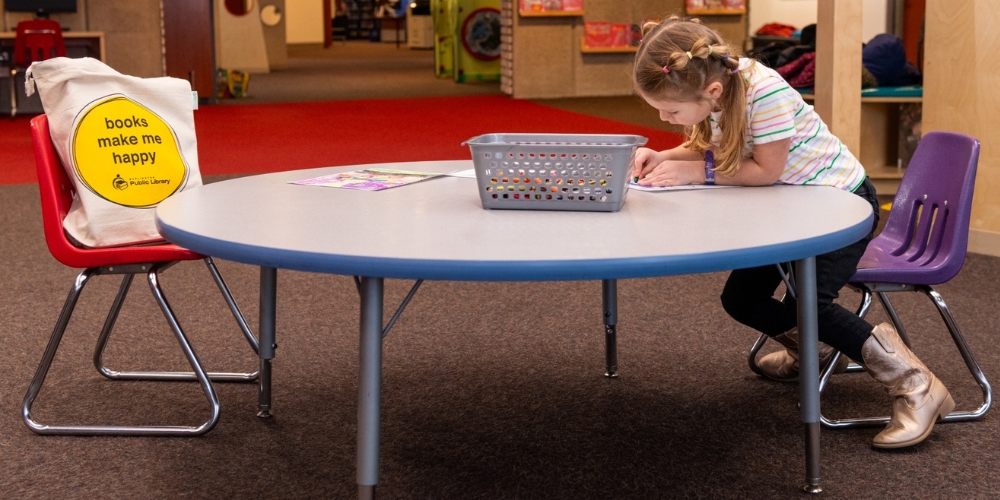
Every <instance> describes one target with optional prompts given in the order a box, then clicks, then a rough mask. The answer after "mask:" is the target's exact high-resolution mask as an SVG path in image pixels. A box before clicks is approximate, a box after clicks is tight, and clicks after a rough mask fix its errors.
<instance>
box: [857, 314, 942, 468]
mask: <svg viewBox="0 0 1000 500" xmlns="http://www.w3.org/2000/svg"><path fill="white" fill-rule="evenodd" d="M861 356H862V358H863V360H864V365H865V369H866V370H867V371H868V373H869V374H871V376H872V378H874V379H875V380H877V381H878V382H879V383H880V384H882V385H883V386H884V387H885V388H886V391H888V392H889V394H890V395H891V396H892V397H893V398H894V399H893V402H892V418H891V419H890V420H889V425H887V426H886V428H885V430H883V431H882V432H880V433H879V434H878V435H877V436H875V439H874V440H873V441H872V446H874V447H876V448H902V447H904V446H912V445H915V444H917V443H919V442H921V441H923V440H924V439H926V438H927V436H928V435H929V434H930V433H931V430H932V429H933V428H934V422H936V421H937V420H940V419H942V418H944V417H945V416H946V415H948V414H949V413H951V411H952V410H954V409H955V400H954V399H952V397H951V394H950V393H948V389H947V388H946V387H945V386H944V384H942V383H941V381H940V380H938V378H937V377H935V376H934V374H933V373H931V371H930V370H929V369H927V366H926V365H924V364H923V363H922V362H921V361H920V360H919V359H917V356H916V355H914V354H913V352H912V351H910V349H909V348H908V347H906V344H904V343H903V340H902V339H901V338H899V334H897V333H896V330H895V329H894V328H893V327H892V325H890V324H888V323H882V324H880V325H878V326H876V327H875V328H874V329H873V330H872V335H871V337H869V338H868V340H866V341H865V343H864V345H863V346H862V347H861Z"/></svg>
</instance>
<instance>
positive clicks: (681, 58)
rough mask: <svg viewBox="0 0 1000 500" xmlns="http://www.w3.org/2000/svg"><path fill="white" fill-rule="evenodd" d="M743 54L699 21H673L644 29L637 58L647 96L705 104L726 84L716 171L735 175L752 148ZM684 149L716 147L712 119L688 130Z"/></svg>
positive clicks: (636, 75) (636, 78)
mask: <svg viewBox="0 0 1000 500" xmlns="http://www.w3.org/2000/svg"><path fill="white" fill-rule="evenodd" d="M739 58H740V52H739V50H738V49H736V48H735V47H733V46H731V45H729V44H728V43H726V42H725V41H724V40H723V39H722V37H720V36H719V34H718V33H716V32H715V31H714V30H713V29H711V28H709V27H707V26H705V25H703V24H701V22H700V21H699V20H698V19H686V18H680V17H677V16H671V17H670V18H669V19H666V20H664V21H663V22H660V23H654V22H648V23H646V24H645V25H644V26H643V27H642V44H640V45H639V50H638V51H637V52H636V56H635V66H634V68H633V73H632V81H633V83H634V84H635V88H636V90H638V91H639V92H640V93H641V94H643V95H646V96H650V97H655V98H662V99H666V100H670V101H677V102H699V101H702V100H704V99H705V97H704V93H703V92H704V90H705V88H706V87H707V86H708V85H709V84H711V83H713V82H719V83H720V84H722V89H723V90H722V95H721V96H720V97H719V99H718V104H719V106H721V108H722V116H721V117H720V119H719V128H720V130H721V131H722V138H721V140H720V144H719V151H718V154H716V155H715V158H716V171H717V172H718V173H720V174H723V175H734V174H735V173H736V171H737V170H739V168H740V163H741V162H742V160H743V147H744V144H745V143H746V137H745V136H746V126H747V116H746V109H747V102H746V82H745V81H744V80H743V78H742V77H741V75H740V73H739V64H740V61H739ZM684 135H685V136H686V140H685V142H684V146H685V147H688V148H690V149H692V150H694V151H705V150H707V149H710V148H711V141H712V126H711V122H710V120H709V118H706V119H705V120H704V121H702V122H701V123H698V124H696V125H694V126H690V127H684Z"/></svg>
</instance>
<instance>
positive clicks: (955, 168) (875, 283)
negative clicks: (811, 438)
mask: <svg viewBox="0 0 1000 500" xmlns="http://www.w3.org/2000/svg"><path fill="white" fill-rule="evenodd" d="M978 162H979V141H978V140H976V139H974V138H972V137H969V136H967V135H963V134H956V133H952V132H928V133H927V134H925V135H924V136H923V138H922V139H921V140H920V143H919V144H918V146H917V149H916V151H915V152H914V154H913V158H912V160H911V161H910V164H909V166H908V167H907V168H906V173H905V174H904V175H903V179H902V181H901V182H900V185H899V190H898V191H897V193H896V196H895V199H894V200H893V205H892V210H891V211H890V212H889V218H888V220H887V221H886V225H885V228H884V229H883V230H882V232H880V233H879V234H878V236H876V237H875V239H873V240H872V241H871V243H869V244H868V249H867V250H866V251H865V254H864V255H863V256H862V257H861V262H860V263H859V264H858V270H857V272H856V273H855V274H854V276H853V277H852V278H851V280H850V282H849V283H848V285H849V286H851V287H852V288H855V289H857V290H858V291H860V292H861V295H862V297H861V304H860V306H859V307H858V311H857V313H858V316H861V317H862V318H863V317H865V315H866V314H867V313H868V310H869V308H870V306H871V303H872V295H873V294H874V295H875V296H876V297H878V299H879V302H880V303H881V304H882V307H883V308H884V309H885V312H886V314H887V315H888V316H889V319H890V321H892V324H893V326H895V328H896V331H897V332H898V333H899V335H900V337H902V338H903V341H904V342H906V344H907V345H908V346H909V345H910V341H909V339H908V338H907V336H906V330H905V329H904V328H903V324H902V322H901V321H900V319H899V316H898V315H897V314H896V311H895V309H894V308H893V307H892V304H891V303H890V302H889V298H888V297H887V296H886V294H887V293H888V292H902V291H908V292H921V293H924V294H925V295H927V296H928V297H929V298H930V299H931V301H932V302H933V303H934V305H935V306H937V309H938V312H939V313H940V314H941V318H942V319H943V320H944V322H945V324H946V325H947V327H948V331H949V333H951V337H952V340H954V341H955V345H956V346H957V347H958V350H959V352H960V353H961V355H962V358H963V359H964V360H965V364H966V366H968V368H969V372H970V373H971V374H972V376H973V378H975V380H976V383H978V384H979V387H980V388H981V389H982V391H983V403H982V405H981V406H979V408H977V409H976V410H974V411H954V412H952V413H951V414H949V415H948V416H947V417H945V418H944V421H946V422H953V421H962V420H973V419H977V418H979V417H981V416H983V415H984V414H985V413H986V411H987V410H989V408H990V403H991V401H992V391H991V389H990V385H989V383H988V382H987V381H986V377H985V376H984V375H983V372H982V370H981V369H980V368H979V364H978V363H976V360H975V358H973V356H972V353H971V352H970V351H969V346H968V345H967V344H966V342H965V339H964V338H963V337H962V333H961V331H960V330H959V328H958V325H957V324H956V323H955V319H954V317H952V315H951V312H950V311H949V310H948V306H947V305H946V304H945V302H944V299H943V298H941V295H940V294H938V293H937V292H936V291H935V290H934V289H933V288H932V285H939V284H941V283H945V282H947V281H948V280H950V279H952V278H954V277H955V275H956V274H958V272H959V270H961V269H962V265H963V264H964V263H965V253H966V249H967V247H968V242H969V219H970V217H971V212H972V193H973V188H974V187H975V182H976V166H977V164H978ZM766 339H767V336H766V335H764V336H762V338H760V339H758V341H757V343H756V344H754V347H753V349H752V351H751V353H750V366H751V368H752V369H754V371H757V372H758V373H759V369H758V368H757V366H756V356H757V352H758V351H759V350H760V347H761V346H762V345H763V344H764V341H765V340H766ZM840 355H841V354H840V353H837V354H836V356H835V358H834V360H833V361H832V362H831V363H830V365H829V366H828V368H827V369H826V370H825V372H824V373H822V374H821V378H820V386H819V387H820V391H822V390H823V389H824V388H825V387H826V383H827V381H828V380H829V378H830V375H831V373H832V372H833V369H834V368H835V367H836V365H837V359H838V358H839V357H840ZM863 370H864V369H863V368H862V367H861V366H860V365H856V364H853V363H852V365H851V368H850V369H849V370H848V371H863ZM821 421H822V424H823V425H824V426H826V427H833V428H842V427H856V426H860V425H876V424H879V425H885V424H886V423H888V422H889V417H866V418H850V419H827V418H826V417H822V418H821Z"/></svg>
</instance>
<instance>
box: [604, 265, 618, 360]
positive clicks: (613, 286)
mask: <svg viewBox="0 0 1000 500" xmlns="http://www.w3.org/2000/svg"><path fill="white" fill-rule="evenodd" d="M601 298H602V299H603V302H604V358H605V365H606V367H607V371H606V372H604V376H605V377H608V378H615V377H617V376H618V331H617V330H616V328H617V325H618V280H603V281H602V282H601Z"/></svg>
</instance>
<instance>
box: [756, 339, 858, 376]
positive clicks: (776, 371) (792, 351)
mask: <svg viewBox="0 0 1000 500" xmlns="http://www.w3.org/2000/svg"><path fill="white" fill-rule="evenodd" d="M774 340H777V341H778V343H779V344H781V345H783V346H785V350H784V351H777V352H772V353H771V354H768V355H766V356H764V357H762V358H760V361H758V362H757V367H758V368H760V371H761V372H762V373H763V374H764V375H765V376H766V377H767V378H769V379H773V380H777V381H779V382H797V381H798V380H799V330H798V328H792V329H791V330H789V331H788V332H786V333H782V334H781V335H778V336H776V337H774ZM836 352H837V351H836V349H834V348H832V347H830V346H828V345H826V344H824V343H822V342H820V343H819V371H820V373H822V372H823V370H826V367H827V366H828V365H829V364H830V360H832V359H833V355H834V354H836ZM850 363H851V360H850V359H849V358H848V357H847V356H843V355H842V356H840V360H838V361H837V367H836V368H834V369H833V372H834V373H844V372H845V371H846V370H847V365H849V364H850Z"/></svg>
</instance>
